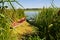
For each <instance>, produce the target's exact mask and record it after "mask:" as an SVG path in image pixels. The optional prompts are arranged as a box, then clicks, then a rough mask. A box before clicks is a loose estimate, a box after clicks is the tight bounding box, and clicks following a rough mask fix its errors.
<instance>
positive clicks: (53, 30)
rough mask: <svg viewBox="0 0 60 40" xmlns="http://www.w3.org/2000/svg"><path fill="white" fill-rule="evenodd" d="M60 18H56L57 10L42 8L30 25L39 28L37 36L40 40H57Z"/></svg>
mask: <svg viewBox="0 0 60 40" xmlns="http://www.w3.org/2000/svg"><path fill="white" fill-rule="evenodd" d="M59 17H60V16H58V9H55V8H43V9H42V10H41V12H40V13H39V14H38V15H36V16H35V19H34V20H35V21H34V23H31V24H32V25H34V26H36V27H38V28H39V34H38V35H39V36H40V38H41V39H43V38H46V40H58V38H57V37H58V36H57V35H58V33H60V30H59V28H60V27H59V25H60V24H59V23H60V22H58V21H59V20H60V19H59Z"/></svg>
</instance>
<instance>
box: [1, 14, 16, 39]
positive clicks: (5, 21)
mask: <svg viewBox="0 0 60 40" xmlns="http://www.w3.org/2000/svg"><path fill="white" fill-rule="evenodd" d="M10 24H11V21H10V19H9V18H8V17H7V16H5V15H3V14H0V40H17V38H16V37H17V36H15V34H13V33H12V31H11V29H10V27H11V25H10ZM12 34H13V35H12ZM14 36H15V37H14Z"/></svg>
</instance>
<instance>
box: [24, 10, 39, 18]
mask: <svg viewBox="0 0 60 40" xmlns="http://www.w3.org/2000/svg"><path fill="white" fill-rule="evenodd" d="M24 13H25V16H26V18H27V19H30V18H34V16H35V15H37V14H38V11H25V12H24Z"/></svg>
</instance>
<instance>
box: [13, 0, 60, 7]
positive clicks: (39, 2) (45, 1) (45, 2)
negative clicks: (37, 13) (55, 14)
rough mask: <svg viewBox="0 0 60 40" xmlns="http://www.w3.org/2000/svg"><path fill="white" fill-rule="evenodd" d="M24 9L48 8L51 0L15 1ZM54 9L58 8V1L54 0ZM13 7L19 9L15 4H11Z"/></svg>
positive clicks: (59, 3) (59, 2)
mask: <svg viewBox="0 0 60 40" xmlns="http://www.w3.org/2000/svg"><path fill="white" fill-rule="evenodd" d="M17 1H18V2H19V3H20V4H21V5H22V6H23V7H24V8H42V7H43V6H44V7H50V6H51V0H17ZM54 4H55V6H56V7H60V0H54ZM13 5H14V7H16V8H19V7H20V6H19V5H18V4H16V3H13Z"/></svg>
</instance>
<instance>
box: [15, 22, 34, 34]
mask: <svg viewBox="0 0 60 40" xmlns="http://www.w3.org/2000/svg"><path fill="white" fill-rule="evenodd" d="M14 29H15V31H14V32H15V33H18V34H20V35H25V34H31V33H33V32H35V29H34V27H32V26H31V25H30V24H29V23H27V22H26V21H24V22H22V23H20V24H19V25H17V26H16V27H15V28H14Z"/></svg>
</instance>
